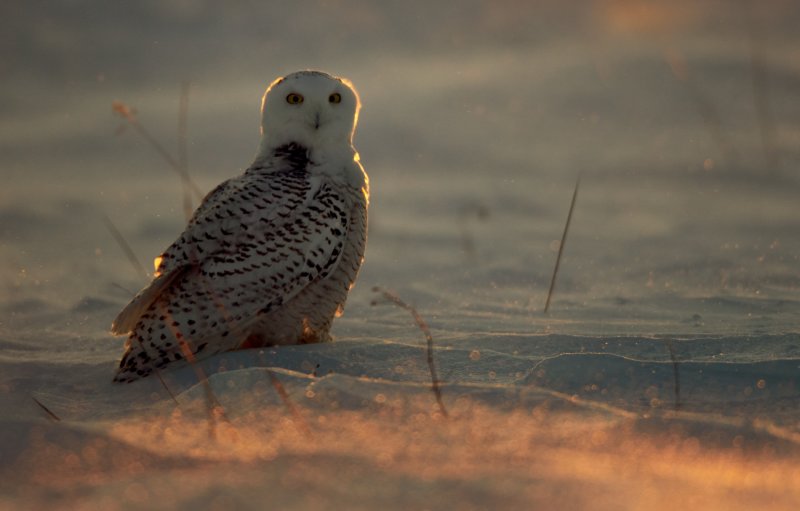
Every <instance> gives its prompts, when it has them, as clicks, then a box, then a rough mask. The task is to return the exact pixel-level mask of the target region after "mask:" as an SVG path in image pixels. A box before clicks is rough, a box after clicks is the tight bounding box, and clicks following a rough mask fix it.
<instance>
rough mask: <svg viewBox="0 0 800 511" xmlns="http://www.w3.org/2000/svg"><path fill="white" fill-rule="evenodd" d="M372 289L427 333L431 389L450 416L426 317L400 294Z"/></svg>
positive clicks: (442, 410) (378, 288)
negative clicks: (443, 394) (408, 313)
mask: <svg viewBox="0 0 800 511" xmlns="http://www.w3.org/2000/svg"><path fill="white" fill-rule="evenodd" d="M372 291H373V292H375V293H381V294H382V295H383V297H384V298H386V299H387V300H389V301H390V302H392V303H394V304H395V305H397V306H398V307H402V308H403V309H405V310H407V311H408V312H410V313H411V316H412V317H413V318H414V322H416V324H417V326H418V327H419V329H420V330H422V333H423V334H424V335H425V340H426V341H427V343H428V346H427V359H428V369H430V372H431V390H432V391H433V394H434V396H436V402H437V403H438V404H439V410H441V412H442V416H443V417H444V418H447V417H448V414H447V409H446V408H445V406H444V402H443V401H442V390H441V388H440V386H439V378H438V376H436V365H435V364H434V360H433V336H432V335H431V330H430V328H428V324H427V323H426V322H425V320H424V319H422V316H420V315H419V313H418V312H417V309H415V308H414V307H413V306H411V305H409V304H407V303H406V302H404V301H403V300H402V299H400V297H399V296H397V294H395V293H393V292H391V291H387V290H385V289H382V288H380V287H377V286H376V287H373V288H372ZM376 304H377V301H373V302H372V305H376Z"/></svg>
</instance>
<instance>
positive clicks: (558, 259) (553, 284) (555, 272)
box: [544, 174, 581, 314]
mask: <svg viewBox="0 0 800 511" xmlns="http://www.w3.org/2000/svg"><path fill="white" fill-rule="evenodd" d="M580 184H581V176H580V174H579V175H578V179H577V180H576V181H575V190H574V191H573V192H572V202H571V203H570V205H569V214H567V222H566V223H565V224H564V232H563V233H562V234H561V243H560V244H559V245H558V256H557V257H556V266H555V268H553V276H552V277H551V278H550V289H549V290H548V291H547V301H546V302H545V304H544V312H545V314H547V312H548V311H549V310H550V299H551V298H552V297H553V290H554V289H555V287H556V277H558V268H559V267H560V266H561V256H562V255H563V254H564V245H565V244H566V242H567V233H569V225H570V223H572V212H573V211H574V210H575V200H576V199H577V198H578V187H579V186H580Z"/></svg>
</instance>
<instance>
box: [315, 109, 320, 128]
mask: <svg viewBox="0 0 800 511" xmlns="http://www.w3.org/2000/svg"><path fill="white" fill-rule="evenodd" d="M314 129H315V130H318V129H319V112H317V113H316V114H315V116H314Z"/></svg>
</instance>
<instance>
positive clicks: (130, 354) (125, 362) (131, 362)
mask: <svg viewBox="0 0 800 511" xmlns="http://www.w3.org/2000/svg"><path fill="white" fill-rule="evenodd" d="M154 362H155V360H153V359H152V357H151V356H150V354H148V353H147V351H145V349H144V348H143V347H142V345H141V343H138V342H133V339H128V342H126V343H125V354H124V355H123V356H122V360H120V362H119V367H118V368H117V374H115V375H114V380H113V381H114V383H130V382H132V381H135V380H138V379H139V378H144V377H145V376H149V375H150V373H152V372H153V370H154V369H155V365H154Z"/></svg>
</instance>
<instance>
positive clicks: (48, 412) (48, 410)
mask: <svg viewBox="0 0 800 511" xmlns="http://www.w3.org/2000/svg"><path fill="white" fill-rule="evenodd" d="M31 399H33V402H34V403H36V404H37V405H39V407H40V408H41V409H42V410H44V411H45V413H46V414H47V416H48V417H49V418H50V419H51V420H52V421H53V422H59V421H60V420H61V417H59V416H58V415H56V414H54V413H53V412H52V411H51V410H50V409H49V408H48V407H46V406H45V405H43V404H42V402H41V401H39V400H38V399H36V398H35V397H33V396H31Z"/></svg>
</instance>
